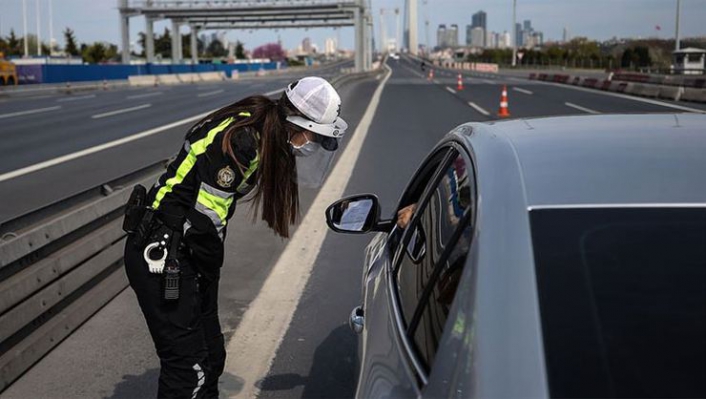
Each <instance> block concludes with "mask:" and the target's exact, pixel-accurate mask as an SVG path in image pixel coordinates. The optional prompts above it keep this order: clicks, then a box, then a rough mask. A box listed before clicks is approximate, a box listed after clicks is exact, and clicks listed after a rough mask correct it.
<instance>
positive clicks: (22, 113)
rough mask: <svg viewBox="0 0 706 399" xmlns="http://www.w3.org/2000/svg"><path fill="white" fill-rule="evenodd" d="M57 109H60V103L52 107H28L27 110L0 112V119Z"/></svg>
mask: <svg viewBox="0 0 706 399" xmlns="http://www.w3.org/2000/svg"><path fill="white" fill-rule="evenodd" d="M58 109H61V105H56V106H53V107H46V108H37V109H30V110H27V111H18V112H11V113H9V114H0V119H5V118H13V117H16V116H23V115H32V114H39V113H42V112H49V111H56V110H58Z"/></svg>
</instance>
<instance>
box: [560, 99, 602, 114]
mask: <svg viewBox="0 0 706 399" xmlns="http://www.w3.org/2000/svg"><path fill="white" fill-rule="evenodd" d="M564 105H566V106H567V107H571V108H573V109H577V110H579V111H583V112H585V113H587V114H594V115H596V114H600V112H598V111H594V110H592V109H590V108H586V107H582V106H580V105H576V104H573V103H568V102H567V103H564Z"/></svg>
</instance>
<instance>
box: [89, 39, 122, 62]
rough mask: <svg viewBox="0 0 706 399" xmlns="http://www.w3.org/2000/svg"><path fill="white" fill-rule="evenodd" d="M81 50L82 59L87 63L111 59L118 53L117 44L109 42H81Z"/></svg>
mask: <svg viewBox="0 0 706 399" xmlns="http://www.w3.org/2000/svg"><path fill="white" fill-rule="evenodd" d="M81 50H82V51H81V53H82V55H83V60H84V61H85V62H87V63H89V64H98V63H102V62H107V61H111V60H113V59H115V58H116V57H117V55H118V46H116V45H115V44H110V43H101V42H95V43H93V44H91V45H86V44H82V45H81Z"/></svg>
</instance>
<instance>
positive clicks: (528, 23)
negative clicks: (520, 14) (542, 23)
mask: <svg viewBox="0 0 706 399" xmlns="http://www.w3.org/2000/svg"><path fill="white" fill-rule="evenodd" d="M522 28H523V29H524V30H528V31H531V30H532V21H530V20H529V19H526V20H524V22H523V26H522Z"/></svg>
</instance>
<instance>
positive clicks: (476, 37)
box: [471, 26, 485, 48]
mask: <svg viewBox="0 0 706 399" xmlns="http://www.w3.org/2000/svg"><path fill="white" fill-rule="evenodd" d="M484 37H485V30H484V29H483V28H481V27H480V26H478V27H475V28H473V29H471V46H473V47H477V48H482V47H485V42H484V41H483V38H484Z"/></svg>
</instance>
